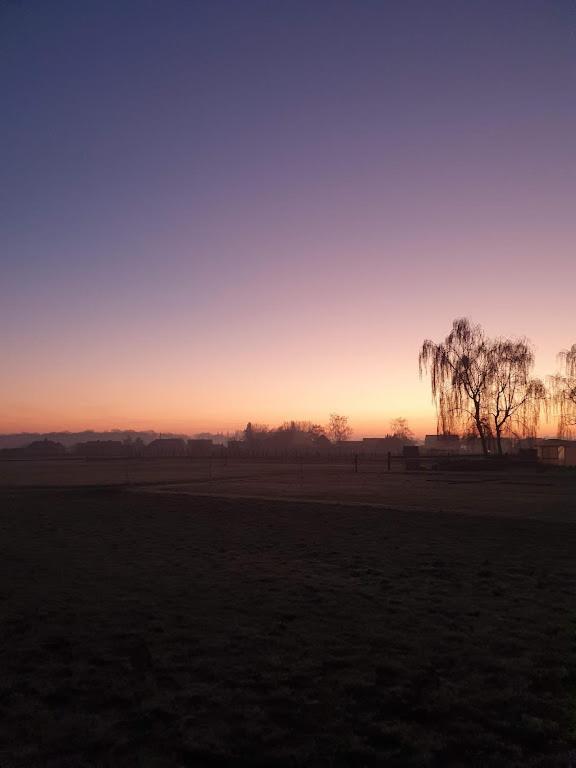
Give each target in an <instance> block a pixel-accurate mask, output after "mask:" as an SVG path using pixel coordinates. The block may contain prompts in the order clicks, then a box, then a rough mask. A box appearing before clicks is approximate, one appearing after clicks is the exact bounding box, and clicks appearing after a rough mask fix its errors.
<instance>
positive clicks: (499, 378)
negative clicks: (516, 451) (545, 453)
mask: <svg viewBox="0 0 576 768" xmlns="http://www.w3.org/2000/svg"><path fill="white" fill-rule="evenodd" d="M491 354H492V356H493V358H494V362H493V366H492V373H491V377H490V383H489V388H488V397H487V399H486V402H487V407H488V412H489V428H490V430H491V432H492V434H493V435H494V437H495V439H496V448H497V451H498V453H499V455H502V453H503V451H502V438H503V437H505V436H515V437H525V436H534V435H535V434H536V431H537V429H538V422H539V420H540V413H541V409H542V407H543V406H545V405H546V387H545V386H544V384H543V383H542V381H540V379H535V378H532V375H531V374H532V369H533V368H534V351H533V349H532V347H531V345H530V344H529V343H528V342H527V341H526V340H525V339H497V340H496V341H494V342H493V343H492V345H491Z"/></svg>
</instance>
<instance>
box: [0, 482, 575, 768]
mask: <svg viewBox="0 0 576 768" xmlns="http://www.w3.org/2000/svg"><path fill="white" fill-rule="evenodd" d="M340 469H341V468H340ZM306 471H307V468H306V467H305V468H304V472H306ZM323 471H325V472H330V471H335V470H333V469H332V470H329V469H325V470H323ZM393 476H394V477H395V484H394V485H393V488H394V491H393V493H394V494H396V495H395V496H393V498H394V499H396V498H399V496H398V494H400V492H401V489H404V491H402V492H403V493H404V494H407V493H408V489H409V488H410V487H411V486H410V483H415V482H418V483H424V482H427V481H426V479H425V476H422V477H421V476H419V475H418V476H416V475H415V476H413V477H409V476H408V475H407V474H403V473H397V474H394V473H393ZM359 477H362V475H359V476H355V477H353V480H352V484H351V485H349V484H348V481H346V482H344V481H342V483H341V486H340V490H339V492H341V493H343V494H344V493H345V494H348V495H352V496H354V495H356V496H357V495H358V494H359V493H360V491H359V488H360V485H358V486H357V485H354V482H355V481H356V482H359V480H358V478H359ZM366 477H369V474H368V473H367V474H366ZM404 478H408V479H407V480H406V481H405V480H404ZM561 479H562V481H563V482H564V481H565V482H566V483H568V480H566V479H565V478H561ZM448 480H449V479H448ZM448 480H447V481H446V482H443V483H439V484H438V485H433V484H430V483H428V485H426V486H422V487H426V488H430V499H428V500H424V501H423V500H422V499H421V500H420V506H423V507H425V506H426V504H428V502H429V501H430V503H431V506H430V507H429V508H428V509H426V510H425V511H418V510H416V511H415V510H412V511H405V510H404V511H394V510H391V509H383V508H378V507H369V506H368V507H366V506H364V507H363V506H354V505H348V506H345V505H344V506H343V505H336V504H329V503H326V502H324V503H321V504H319V503H304V502H286V501H275V502H272V501H267V500H264V499H260V500H256V499H239V498H236V499H225V498H224V499H223V498H216V497H214V498H211V497H206V496H194V495H191V492H192V488H193V487H194V486H193V485H192V487H188V486H186V487H185V490H186V491H187V493H184V494H177V493H174V492H173V491H172V492H169V493H148V492H138V491H136V490H134V489H128V490H126V489H122V488H108V489H106V488H103V489H95V488H87V487H86V488H75V489H67V490H66V489H59V488H53V489H52V490H39V489H32V488H27V489H26V488H19V489H17V488H4V489H2V490H0V502H1V513H0V531H1V534H0V569H1V571H2V573H1V577H2V578H1V594H0V597H1V600H0V619H1V620H0V632H1V634H2V642H1V645H0V648H1V659H2V669H3V676H2V683H1V689H0V714H1V719H0V765H1V766H2V768H4V766H7V767H9V768H10V767H12V766H14V768H20V767H22V768H24V767H25V768H35V766H50V767H51V768H60V767H61V766H70V768H72V766H74V767H76V766H188V765H189V766H203V765H229V764H232V765H234V764H237V765H240V764H242V765H285V766H296V765H326V766H333V765H355V766H356V765H357V766H363V765H386V766H502V767H504V766H563V767H564V768H568V766H571V765H572V763H573V761H572V759H571V758H570V754H571V751H572V750H573V749H574V736H575V733H576V731H575V728H576V635H575V631H576V603H575V600H574V596H575V587H576V559H575V557H574V552H575V551H576V523H575V522H574V521H573V520H570V519H569V517H570V516H569V514H568V513H567V512H566V511H564V513H562V501H561V498H563V496H562V495H563V494H568V491H567V489H566V488H565V487H564V486H562V483H560V485H559V486H558V487H556V486H552V491H550V487H551V486H548V485H547V486H534V488H535V489H536V492H537V493H538V492H539V491H538V489H539V488H542V487H544V488H546V489H548V491H547V492H548V493H552V494H559V496H558V499H557V500H556V502H555V503H556V506H557V509H556V512H555V514H553V515H552V516H551V517H550V518H549V519H529V518H521V509H522V504H524V503H525V502H526V500H527V499H528V498H529V494H530V493H532V491H533V489H530V490H529V491H528V490H525V491H522V494H523V495H522V496H520V495H519V493H518V489H517V488H515V486H514V490H513V491H511V494H512V495H511V496H510V499H512V498H516V499H517V504H516V505H515V506H514V507H513V508H512V507H511V508H510V510H509V511H510V514H511V515H512V517H510V516H506V515H505V514H501V513H499V512H498V510H496V511H495V510H494V509H492V510H488V511H489V512H490V514H488V515H484V516H475V515H472V514H467V515H460V514H454V513H446V512H444V513H443V512H438V511H434V510H435V508H436V505H437V503H438V504H440V503H441V505H442V506H444V507H446V508H448V507H451V506H454V505H456V506H457V505H458V504H459V503H461V501H460V500H462V499H464V497H465V495H466V494H468V495H470V496H471V495H474V496H475V497H476V496H478V494H479V489H480V488H483V487H484V486H480V485H470V484H468V485H466V484H464V485H462V486H461V485H459V484H458V483H456V482H455V483H451V482H449V481H448ZM285 481H286V482H285V483H284V485H285V486H286V487H288V484H289V483H288V479H287V478H285ZM227 482H229V483H230V484H231V485H230V488H228V489H227V490H228V491H229V492H230V493H231V492H232V491H231V489H232V488H235V489H236V490H238V488H237V487H236V486H234V483H237V485H240V486H241V485H242V484H241V483H240V481H234V480H232V479H230V480H228V481H227ZM245 482H246V485H245V486H242V487H244V490H249V489H250V488H252V486H251V485H250V483H254V481H253V480H251V481H248V479H247V478H245ZM261 482H262V484H263V489H262V490H261V493H262V494H264V495H265V494H268V493H269V492H271V490H273V493H274V494H276V495H278V493H279V492H280V490H281V488H282V487H283V481H282V480H281V479H279V477H278V474H276V475H274V476H272V475H271V476H270V478H269V479H268V480H267V481H261ZM302 482H303V484H305V483H306V478H305V477H304V480H303V481H302ZM311 482H312V478H311ZM366 482H369V481H368V480H366ZM390 482H392V481H390ZM494 482H495V481H493V480H490V481H488V482H487V487H488V488H490V489H493V487H494ZM538 482H541V479H540V478H538ZM542 482H543V481H542ZM266 483H268V486H267V485H266ZM314 483H315V485H311V486H310V487H304V486H303V488H302V490H303V492H304V493H305V494H306V495H309V494H311V493H313V492H317V490H318V488H319V487H320V478H319V477H317V478H316V480H314ZM568 484H569V483H568ZM386 487H387V488H388V491H386V493H388V492H389V493H390V494H392V490H391V488H392V486H386ZM505 488H506V484H505V482H504V480H502V483H501V485H500V487H499V488H498V490H497V491H496V492H494V495H495V496H496V497H497V496H498V495H499V494H500V492H501V491H502V489H505ZM314 489H316V491H315V490H314ZM383 493H384V492H383ZM490 493H493V490H490V491H486V494H487V495H486V497H485V498H484V501H483V503H485V504H488V499H489V494H490ZM454 494H458V496H457V497H455V496H454ZM524 494H525V495H524ZM455 499H458V501H456V500H455ZM543 508H544V507H543V506H542V505H540V504H538V505H536V506H535V507H534V508H533V512H534V514H533V515H532V517H534V518H537V517H538V516H539V515H540V512H541V511H542V509H543ZM539 510H540V512H539ZM468 511H469V512H470V510H468Z"/></svg>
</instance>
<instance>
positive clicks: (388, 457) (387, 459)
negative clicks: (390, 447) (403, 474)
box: [386, 451, 392, 472]
mask: <svg viewBox="0 0 576 768" xmlns="http://www.w3.org/2000/svg"><path fill="white" fill-rule="evenodd" d="M386 463H387V464H388V472H390V470H391V469H392V454H391V453H390V451H388V456H387V457H386Z"/></svg>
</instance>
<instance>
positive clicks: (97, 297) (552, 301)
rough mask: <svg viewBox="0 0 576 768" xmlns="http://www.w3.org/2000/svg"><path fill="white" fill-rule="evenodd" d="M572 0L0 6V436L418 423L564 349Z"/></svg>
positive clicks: (571, 168) (573, 97)
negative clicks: (464, 362)
mask: <svg viewBox="0 0 576 768" xmlns="http://www.w3.org/2000/svg"><path fill="white" fill-rule="evenodd" d="M575 86H576V2H574V1H573V0H484V1H483V2H472V1H471V0H435V2H433V3H431V2H429V0H379V1H377V0H349V1H348V2H340V1H339V0H242V2H240V1H239V0H57V1H56V0H0V105H1V107H0V180H1V183H0V329H1V332H0V354H1V359H2V365H1V367H0V431H2V432H11V431H20V430H28V431H46V430H53V429H70V430H77V429H83V428H97V429H106V428H114V427H115V428H135V429H140V428H155V429H158V430H166V431H167V430H173V431H184V432H189V433H193V432H196V431H203V430H217V429H223V430H234V429H237V428H240V427H242V426H243V425H244V424H245V423H246V422H247V421H248V420H252V421H257V422H262V423H268V424H270V425H274V424H276V423H279V422H282V421H284V420H285V419H290V418H296V419H310V420H313V421H316V422H320V423H325V422H326V421H327V419H328V415H329V414H330V413H331V412H339V413H343V414H346V415H348V416H349V418H350V422H351V424H352V426H353V427H354V430H355V434H356V436H360V435H378V434H383V433H384V432H386V430H387V429H388V425H389V422H390V420H391V419H392V418H394V417H396V416H403V417H405V418H407V419H408V420H409V422H410V424H411V425H412V427H413V429H414V430H415V431H416V432H417V433H419V434H423V433H425V432H430V431H434V430H435V412H434V408H433V404H432V402H431V397H430V387H429V383H428V381H426V380H422V381H421V380H420V378H419V374H418V363H417V358H418V351H419V348H420V346H421V344H422V341H423V340H424V339H425V338H431V339H433V340H435V341H440V340H441V339H443V338H444V337H445V336H446V335H447V333H448V332H449V330H450V326H451V323H452V320H453V319H454V318H456V317H460V316H468V317H470V318H472V320H474V321H475V322H479V323H481V324H482V325H483V327H484V328H485V330H486V331H487V332H488V333H489V334H494V335H500V334H506V335H522V336H527V337H528V338H529V339H530V340H531V341H532V343H533V344H534V346H535V349H536V359H537V370H536V373H537V374H539V375H542V376H545V375H546V374H548V373H552V372H553V371H554V369H555V368H556V366H557V363H556V355H557V353H558V352H559V351H560V350H561V349H563V348H566V347H568V346H570V345H571V344H572V343H575V342H576V315H575V312H574V307H575V303H576V297H575V286H576V88H575Z"/></svg>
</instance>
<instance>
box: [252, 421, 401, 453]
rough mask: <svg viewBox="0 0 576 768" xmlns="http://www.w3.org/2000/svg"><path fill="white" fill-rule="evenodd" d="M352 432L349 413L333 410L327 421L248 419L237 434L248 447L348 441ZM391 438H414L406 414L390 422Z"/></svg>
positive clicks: (318, 444)
mask: <svg viewBox="0 0 576 768" xmlns="http://www.w3.org/2000/svg"><path fill="white" fill-rule="evenodd" d="M351 436H352V427H351V426H350V421H349V419H348V417H347V416H343V415H341V414H339V413H331V414H330V417H329V419H328V423H327V424H326V425H322V424H316V423H314V422H311V421H285V422H284V423H282V424H281V425H280V426H278V427H275V428H270V427H269V426H268V425H267V424H256V423H254V422H248V424H247V425H246V429H245V430H244V431H243V432H241V433H239V434H238V435H237V437H238V439H241V440H242V441H243V442H244V443H245V444H246V445H247V446H248V447H249V448H252V449H260V448H263V447H266V448H277V449H285V448H294V447H305V446H314V445H315V446H317V447H322V446H324V447H326V446H328V445H329V444H330V443H332V444H334V445H339V444H342V443H346V442H347V441H348V440H350V437H351ZM386 437H388V438H391V437H392V438H396V440H398V441H399V442H400V443H402V444H406V443H411V442H413V441H414V433H413V432H412V430H411V429H410V427H409V425H408V421H407V420H406V419H405V418H402V417H398V418H396V419H393V420H392V421H391V423H390V432H389V433H388V434H387V435H386Z"/></svg>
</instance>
